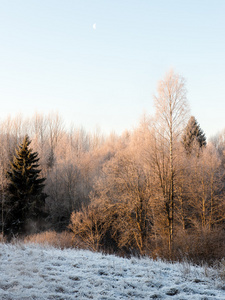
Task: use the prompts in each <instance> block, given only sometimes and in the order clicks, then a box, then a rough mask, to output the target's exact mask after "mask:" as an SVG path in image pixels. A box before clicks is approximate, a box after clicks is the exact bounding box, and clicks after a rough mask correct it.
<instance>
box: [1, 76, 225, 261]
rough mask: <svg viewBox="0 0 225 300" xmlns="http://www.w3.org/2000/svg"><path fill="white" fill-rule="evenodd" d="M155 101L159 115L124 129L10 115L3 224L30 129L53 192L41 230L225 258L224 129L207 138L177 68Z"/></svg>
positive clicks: (110, 244)
mask: <svg viewBox="0 0 225 300" xmlns="http://www.w3.org/2000/svg"><path fill="white" fill-rule="evenodd" d="M154 100H155V115H154V116H151V117H146V116H145V117H143V118H142V120H141V122H140V125H139V127H138V128H136V129H135V130H133V131H132V132H128V131H127V132H124V133H123V134H122V135H120V136H118V135H116V134H111V135H109V136H104V135H102V134H100V133H98V132H95V133H87V132H85V130H84V129H82V128H80V129H77V128H73V127H71V128H70V129H69V130H68V129H67V130H66V129H65V127H64V124H63V120H62V119H61V118H60V116H59V115H58V114H50V115H46V116H45V115H41V114H38V113H37V114H35V115H34V116H32V118H30V119H23V118H22V117H20V116H18V117H17V118H14V119H12V118H8V119H6V120H4V121H3V122H2V123H1V124H0V153H1V154H0V164H1V165H0V166H1V174H0V175H1V176H0V177H1V227H2V228H3V225H4V222H5V218H6V215H7V214H5V210H4V203H5V202H7V200H6V199H7V186H8V184H9V183H8V180H9V178H7V176H6V171H7V170H8V169H9V163H10V161H12V158H13V155H14V153H15V147H17V145H18V144H19V143H21V141H22V140H23V138H24V136H25V135H26V134H28V135H29V137H30V139H31V140H32V143H31V147H32V148H33V149H34V150H35V151H37V152H38V154H39V157H40V161H39V164H40V169H41V170H42V171H41V174H40V175H41V176H42V177H45V178H46V181H45V189H44V192H45V193H46V195H48V197H47V198H46V199H45V206H44V214H43V215H44V218H43V220H42V224H41V226H40V227H39V228H38V230H43V231H44V230H50V229H51V230H56V231H63V230H65V229H68V228H69V230H71V231H72V232H73V235H74V239H73V241H74V245H75V246H77V247H83V248H89V249H93V250H96V251H97V250H101V251H106V252H114V253H118V254H121V255H130V254H137V255H144V254H147V255H150V256H152V257H157V256H161V257H165V258H170V259H181V258H183V257H187V258H189V259H192V260H193V261H195V262H200V261H201V260H206V261H208V262H212V261H214V260H215V259H220V258H222V257H224V256H225V222H224V219H225V180H224V179H225V133H221V134H219V135H217V136H215V137H213V138H212V139H211V141H208V142H207V143H206V137H205V135H204V132H203V130H202V129H201V127H200V125H199V124H198V122H197V120H196V119H195V118H194V117H193V116H191V117H190V115H189V108H188V103H187V99H186V89H185V81H184V79H183V78H182V77H181V76H179V75H177V74H175V73H174V72H173V71H171V72H169V73H168V74H166V76H165V77H164V78H163V79H162V80H161V81H160V82H159V85H158V89H157V93H156V95H155V97H154ZM33 230H34V231H35V230H37V229H35V228H33ZM28 231H29V230H28ZM31 232H32V230H31V229H30V232H28V233H31Z"/></svg>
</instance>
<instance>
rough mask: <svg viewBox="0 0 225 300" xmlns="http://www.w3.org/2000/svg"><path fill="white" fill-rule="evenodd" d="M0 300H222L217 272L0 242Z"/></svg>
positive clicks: (222, 287)
mask: <svg viewBox="0 0 225 300" xmlns="http://www.w3.org/2000/svg"><path fill="white" fill-rule="evenodd" d="M0 299H1V300H6V299H7V300H9V299H12V300H14V299H19V300H25V299H27V300H28V299H29V300H30V299H44V300H50V299H52V300H53V299H54V300H55V299H62V300H67V299H71V300H72V299H102V300H103V299H198V300H199V299H205V300H206V299H213V300H216V299H225V282H224V281H223V280H222V279H221V277H220V276H219V273H218V271H217V270H214V269H210V268H206V267H196V266H192V265H190V264H188V263H183V264H179V263H173V264H172V263H165V262H162V261H153V260H152V259H149V258H142V259H138V258H131V259H124V258H119V257H116V256H113V255H102V254H101V253H93V252H90V251H84V250H73V249H64V250H60V249H55V248H51V247H47V246H39V245H35V244H16V245H12V244H0Z"/></svg>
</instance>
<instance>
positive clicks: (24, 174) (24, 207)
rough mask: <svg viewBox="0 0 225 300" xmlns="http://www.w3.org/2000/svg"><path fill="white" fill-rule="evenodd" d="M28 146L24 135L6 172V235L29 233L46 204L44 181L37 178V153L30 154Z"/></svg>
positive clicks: (28, 143) (38, 176)
mask: <svg viewBox="0 0 225 300" xmlns="http://www.w3.org/2000/svg"><path fill="white" fill-rule="evenodd" d="M30 143H31V141H30V139H29V137H28V135H26V136H25V138H24V140H23V142H22V144H21V145H19V146H18V149H16V153H15V155H14V157H13V161H12V162H11V164H10V170H9V171H8V172H7V175H8V179H9V184H8V188H7V192H8V197H7V222H6V228H5V232H6V234H9V235H12V234H21V233H25V232H26V231H27V230H28V232H29V229H28V227H29V223H31V221H32V222H33V223H34V224H35V222H37V221H38V220H40V217H41V214H42V212H43V208H44V204H45V198H46V194H44V193H43V189H44V186H45V185H44V181H45V178H41V177H40V172H41V169H39V164H38V161H39V158H38V153H37V152H32V149H31V148H30V147H29V145H30Z"/></svg>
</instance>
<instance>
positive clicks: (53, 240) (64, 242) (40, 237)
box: [24, 231, 73, 249]
mask: <svg viewBox="0 0 225 300" xmlns="http://www.w3.org/2000/svg"><path fill="white" fill-rule="evenodd" d="M72 238H73V237H72V233H70V232H68V231H64V232H61V233H58V232H56V231H45V232H42V233H37V234H32V235H29V236H27V237H25V238H24V242H25V243H35V244H43V245H50V246H53V247H56V248H60V249H64V248H71V247H72V246H73V242H72Z"/></svg>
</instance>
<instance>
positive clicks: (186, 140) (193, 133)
mask: <svg viewBox="0 0 225 300" xmlns="http://www.w3.org/2000/svg"><path fill="white" fill-rule="evenodd" d="M182 144H183V145H184V148H185V150H186V151H187V153H188V154H190V153H191V152H192V150H193V147H194V145H195V144H197V146H198V147H199V148H202V147H203V146H206V137H205V134H204V132H203V130H202V129H201V127H200V125H199V124H198V122H197V120H196V119H195V117H193V116H191V117H190V119H189V121H188V124H187V126H186V128H185V130H184V134H183V136H182Z"/></svg>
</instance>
